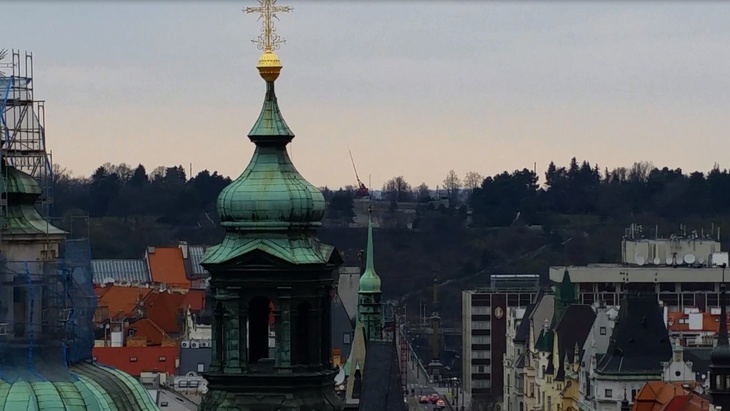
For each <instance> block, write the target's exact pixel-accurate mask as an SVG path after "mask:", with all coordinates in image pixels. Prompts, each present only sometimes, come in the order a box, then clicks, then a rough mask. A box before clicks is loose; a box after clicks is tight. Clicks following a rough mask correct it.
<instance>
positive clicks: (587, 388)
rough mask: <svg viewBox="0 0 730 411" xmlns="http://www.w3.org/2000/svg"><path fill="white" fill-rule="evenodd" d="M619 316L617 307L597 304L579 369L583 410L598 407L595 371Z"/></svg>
mask: <svg viewBox="0 0 730 411" xmlns="http://www.w3.org/2000/svg"><path fill="white" fill-rule="evenodd" d="M617 316H618V308H617V307H607V306H606V305H605V304H603V303H600V302H599V303H598V304H597V305H596V320H595V321H594V322H593V325H592V326H591V330H590V332H589V333H588V336H587V337H586V341H585V343H584V344H583V347H582V350H581V351H582V353H583V356H582V358H581V361H580V368H579V369H578V404H579V409H580V410H582V411H588V410H597V409H598V404H597V403H596V401H595V399H596V396H595V390H594V388H593V387H594V385H595V384H592V380H593V372H594V370H595V368H596V365H597V359H598V358H600V357H602V356H603V355H605V354H606V350H607V349H608V343H609V341H610V340H611V335H612V334H613V328H614V325H615V321H616V317H617Z"/></svg>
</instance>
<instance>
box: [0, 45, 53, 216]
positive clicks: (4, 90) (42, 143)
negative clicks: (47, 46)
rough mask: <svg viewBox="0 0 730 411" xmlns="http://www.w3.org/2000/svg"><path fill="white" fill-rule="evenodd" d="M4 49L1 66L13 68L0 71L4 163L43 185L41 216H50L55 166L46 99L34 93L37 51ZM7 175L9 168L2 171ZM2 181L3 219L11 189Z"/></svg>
mask: <svg viewBox="0 0 730 411" xmlns="http://www.w3.org/2000/svg"><path fill="white" fill-rule="evenodd" d="M10 58H11V60H10V61H8V62H7V63H5V64H2V63H3V59H5V60H7V51H6V50H0V66H3V67H8V68H11V72H10V75H9V76H7V75H6V74H5V73H2V72H0V160H2V161H1V162H0V164H2V167H10V166H12V167H15V168H16V169H18V170H19V171H22V172H24V173H27V174H29V175H31V176H32V177H33V178H34V179H35V180H36V181H37V182H38V184H40V186H41V197H40V201H39V202H38V207H39V212H40V214H41V216H43V217H44V218H46V219H48V217H50V216H51V213H52V211H53V210H52V206H53V166H52V162H51V158H50V156H49V155H48V153H47V151H46V132H45V116H46V114H45V101H43V100H35V98H34V96H33V54H32V53H29V52H23V53H21V52H20V51H18V50H12V53H11V55H10ZM2 171H3V172H2V178H3V179H4V178H5V175H6V173H5V172H6V170H2ZM3 183H4V181H0V190H2V191H3V192H2V193H0V194H2V196H0V197H1V198H0V213H1V214H0V221H2V220H4V218H2V217H4V216H5V215H6V211H7V196H6V194H7V193H5V192H4V191H5V190H7V186H6V184H3Z"/></svg>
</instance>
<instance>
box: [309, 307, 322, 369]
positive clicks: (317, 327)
mask: <svg viewBox="0 0 730 411" xmlns="http://www.w3.org/2000/svg"><path fill="white" fill-rule="evenodd" d="M309 301H310V306H309V312H307V316H308V317H309V329H308V330H307V334H309V338H310V340H309V347H308V348H309V352H308V353H307V357H308V358H309V363H308V364H307V368H310V369H319V368H322V360H321V354H322V345H323V344H322V299H321V298H316V297H315V298H310V300H309Z"/></svg>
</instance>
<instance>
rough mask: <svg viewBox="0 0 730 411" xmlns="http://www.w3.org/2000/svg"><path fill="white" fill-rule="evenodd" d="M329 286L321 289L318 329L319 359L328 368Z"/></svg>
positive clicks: (329, 328) (330, 333)
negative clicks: (319, 332) (321, 342)
mask: <svg viewBox="0 0 730 411" xmlns="http://www.w3.org/2000/svg"><path fill="white" fill-rule="evenodd" d="M330 289H331V287H324V288H323V289H322V298H321V300H322V307H323V310H322V314H321V315H320V318H321V323H320V330H321V333H322V339H323V344H322V345H321V352H320V359H321V362H322V366H323V367H324V368H325V369H327V370H329V369H331V368H332V299H331V296H330Z"/></svg>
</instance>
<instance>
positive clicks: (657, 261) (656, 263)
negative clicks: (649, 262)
mask: <svg viewBox="0 0 730 411" xmlns="http://www.w3.org/2000/svg"><path fill="white" fill-rule="evenodd" d="M661 263H662V259H661V258H659V257H654V265H659V264H661Z"/></svg>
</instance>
